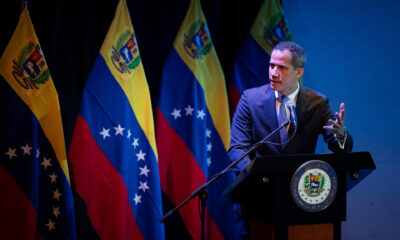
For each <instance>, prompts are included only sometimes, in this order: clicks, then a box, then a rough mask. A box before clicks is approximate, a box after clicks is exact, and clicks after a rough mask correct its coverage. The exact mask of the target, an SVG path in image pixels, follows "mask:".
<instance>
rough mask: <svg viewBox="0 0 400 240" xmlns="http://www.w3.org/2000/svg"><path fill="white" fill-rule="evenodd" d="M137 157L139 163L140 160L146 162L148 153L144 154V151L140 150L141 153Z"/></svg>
mask: <svg viewBox="0 0 400 240" xmlns="http://www.w3.org/2000/svg"><path fill="white" fill-rule="evenodd" d="M136 156H137V157H138V158H137V160H138V161H140V160H143V161H144V160H145V159H144V156H146V153H144V152H142V150H140V151H139V153H137V154H136Z"/></svg>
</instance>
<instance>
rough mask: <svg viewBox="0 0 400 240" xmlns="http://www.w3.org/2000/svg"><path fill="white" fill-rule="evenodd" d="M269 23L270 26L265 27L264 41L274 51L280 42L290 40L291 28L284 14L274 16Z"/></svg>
mask: <svg viewBox="0 0 400 240" xmlns="http://www.w3.org/2000/svg"><path fill="white" fill-rule="evenodd" d="M269 23H270V25H269V26H264V34H263V39H264V41H265V42H266V43H267V44H268V45H269V46H270V47H271V49H273V48H274V47H275V45H276V44H278V43H279V42H281V41H284V40H288V39H289V38H290V35H289V27H288V24H287V21H286V18H285V16H283V14H282V13H277V14H275V15H274V16H272V18H271V21H270V22H269Z"/></svg>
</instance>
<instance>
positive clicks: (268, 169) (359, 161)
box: [222, 152, 376, 202]
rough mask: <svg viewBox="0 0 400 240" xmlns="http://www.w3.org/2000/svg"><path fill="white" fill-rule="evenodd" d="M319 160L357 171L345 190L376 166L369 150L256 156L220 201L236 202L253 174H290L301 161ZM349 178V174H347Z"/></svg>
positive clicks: (343, 169) (341, 169)
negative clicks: (240, 191) (243, 185)
mask: <svg viewBox="0 0 400 240" xmlns="http://www.w3.org/2000/svg"><path fill="white" fill-rule="evenodd" d="M311 160H321V161H325V162H327V163H329V164H330V165H331V166H332V167H333V168H334V169H335V171H339V172H340V171H347V170H350V171H357V172H359V175H360V176H359V178H358V179H357V180H352V181H348V183H347V187H346V189H347V191H348V190H350V189H351V188H352V187H354V186H355V185H357V184H358V183H359V182H360V181H362V180H363V179H364V178H365V177H366V176H367V175H369V174H370V173H371V172H372V171H373V169H375V168H376V166H375V163H374V161H373V159H372V157H371V154H370V153H369V152H352V153H333V154H297V155H280V156H265V157H257V158H255V159H253V160H252V162H251V163H250V164H249V165H248V166H247V167H246V169H245V170H243V171H242V172H241V173H240V174H239V175H238V176H237V177H236V179H235V180H234V181H233V182H231V184H229V186H228V187H227V188H226V189H225V191H224V193H223V194H222V195H223V197H222V201H224V202H236V200H234V199H237V196H236V195H237V194H238V193H236V192H237V191H236V190H237V188H238V187H239V185H241V184H242V183H243V182H246V181H247V179H251V177H253V176H271V175H292V174H293V173H294V172H295V171H296V170H297V169H298V168H299V167H300V166H301V165H302V164H303V163H305V162H307V161H311ZM347 177H348V178H349V176H347Z"/></svg>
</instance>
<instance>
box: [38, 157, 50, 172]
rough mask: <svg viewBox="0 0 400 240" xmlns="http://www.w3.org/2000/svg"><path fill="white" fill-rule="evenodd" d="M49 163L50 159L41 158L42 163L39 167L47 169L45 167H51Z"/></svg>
mask: <svg viewBox="0 0 400 240" xmlns="http://www.w3.org/2000/svg"><path fill="white" fill-rule="evenodd" d="M50 161H51V158H49V159H47V158H46V157H43V162H41V163H40V165H43V166H44V169H47V167H49V166H50V167H51V166H52V165H51V163H50Z"/></svg>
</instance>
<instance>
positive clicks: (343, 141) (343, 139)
mask: <svg viewBox="0 0 400 240" xmlns="http://www.w3.org/2000/svg"><path fill="white" fill-rule="evenodd" d="M346 139H347V131H346V132H345V133H344V137H343V138H342V139H341V140H340V139H337V138H336V141H337V142H338V143H339V147H340V149H342V150H343V149H344V145H346Z"/></svg>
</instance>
